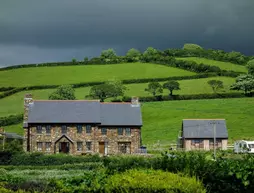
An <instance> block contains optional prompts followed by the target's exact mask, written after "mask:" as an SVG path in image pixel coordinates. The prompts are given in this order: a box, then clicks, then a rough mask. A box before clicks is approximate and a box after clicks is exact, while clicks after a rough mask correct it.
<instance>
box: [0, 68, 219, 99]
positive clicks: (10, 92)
mask: <svg viewBox="0 0 254 193" xmlns="http://www.w3.org/2000/svg"><path fill="white" fill-rule="evenodd" d="M216 76H217V74H216V73H200V74H196V75H192V76H175V77H165V78H143V79H129V80H122V83H123V84H135V83H136V84H137V83H149V82H153V81H167V80H191V79H199V78H209V77H216ZM103 83H104V82H103V81H100V82H81V83H74V84H71V85H72V86H73V88H81V87H89V86H95V85H99V84H103ZM59 86H61V85H38V86H27V87H19V88H14V89H12V90H8V91H5V92H4V93H2V94H0V99H2V98H5V97H7V96H10V95H13V94H16V93H18V92H21V91H28V90H42V89H54V88H57V87H59Z"/></svg>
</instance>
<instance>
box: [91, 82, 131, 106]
mask: <svg viewBox="0 0 254 193" xmlns="http://www.w3.org/2000/svg"><path fill="white" fill-rule="evenodd" d="M125 90H126V87H125V86H124V85H123V84H122V82H121V81H109V82H106V83H104V84H100V85H95V86H93V87H92V88H91V89H90V93H89V95H88V96H89V97H92V98H95V99H96V98H98V99H100V100H101V102H104V100H105V99H107V98H110V97H114V98H117V97H118V96H123V95H124V91H125Z"/></svg>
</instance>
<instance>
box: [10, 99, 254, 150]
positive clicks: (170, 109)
mask: <svg viewBox="0 0 254 193" xmlns="http://www.w3.org/2000/svg"><path fill="white" fill-rule="evenodd" d="M142 117H143V124H144V126H143V127H142V141H143V143H144V144H146V145H148V146H149V147H150V148H151V147H152V146H153V145H154V144H155V143H157V142H158V141H159V143H160V145H162V146H164V147H165V146H167V147H168V146H169V145H170V143H175V142H176V139H177V136H178V132H179V130H180V128H181V121H182V119H187V118H189V119H191V118H194V119H197V118H200V119H201V118H225V119H226V122H227V127H228V132H229V138H230V139H229V142H230V143H232V141H233V140H236V139H243V138H246V139H250V138H252V139H253V135H254V131H253V126H254V125H253V121H252V119H253V117H254V100H253V99H250V98H243V99H213V100H189V101H165V102H150V103H142ZM5 128H6V130H7V131H12V132H18V133H20V134H22V131H23V129H22V124H18V125H11V126H6V127H5Z"/></svg>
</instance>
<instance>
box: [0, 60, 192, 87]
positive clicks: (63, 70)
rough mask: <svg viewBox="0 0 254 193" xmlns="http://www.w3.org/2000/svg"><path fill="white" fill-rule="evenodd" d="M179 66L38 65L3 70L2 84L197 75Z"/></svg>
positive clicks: (0, 82)
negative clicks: (35, 66)
mask: <svg viewBox="0 0 254 193" xmlns="http://www.w3.org/2000/svg"><path fill="white" fill-rule="evenodd" d="M194 74H195V73H193V72H188V71H185V70H181V69H178V68H172V67H167V66H163V65H157V64H149V63H128V64H112V65H87V66H85V65H83V66H58V67H37V68H23V69H15V70H7V71H0V77H1V81H0V87H7V86H14V87H22V86H32V85H61V84H72V83H80V82H92V81H107V80H109V79H112V78H117V79H120V80H123V79H136V78H155V77H156V78H159V77H170V76H187V75H194Z"/></svg>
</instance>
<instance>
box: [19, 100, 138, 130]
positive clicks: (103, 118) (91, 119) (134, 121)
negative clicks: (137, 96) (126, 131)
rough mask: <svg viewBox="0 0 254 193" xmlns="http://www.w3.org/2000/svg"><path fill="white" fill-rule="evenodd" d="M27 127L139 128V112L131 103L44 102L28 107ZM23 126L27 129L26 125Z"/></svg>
mask: <svg viewBox="0 0 254 193" xmlns="http://www.w3.org/2000/svg"><path fill="white" fill-rule="evenodd" d="M27 123H28V124H29V123H98V124H101V125H105V126H107V125H108V126H109V125H110V126H120V125H123V126H128V125H129V126H142V117H141V108H140V106H139V107H133V106H132V105H131V103H100V102H99V101H82V100H73V101H66V100H63V101H61V100H55V101H54V100H47V101H36V100H35V101H34V102H33V103H31V104H29V112H28V122H27ZM24 126H27V124H26V123H25V124H24Z"/></svg>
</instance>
